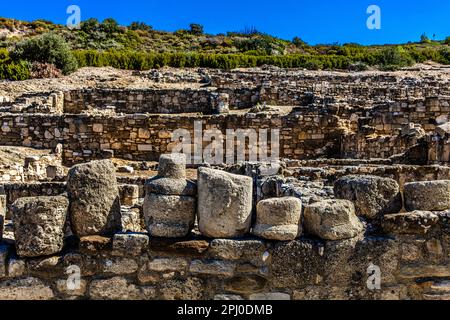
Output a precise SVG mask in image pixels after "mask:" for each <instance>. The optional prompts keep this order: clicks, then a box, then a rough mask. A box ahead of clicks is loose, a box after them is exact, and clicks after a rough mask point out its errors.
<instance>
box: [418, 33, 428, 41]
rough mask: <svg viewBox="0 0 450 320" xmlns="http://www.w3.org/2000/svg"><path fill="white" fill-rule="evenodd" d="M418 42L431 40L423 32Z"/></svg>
mask: <svg viewBox="0 0 450 320" xmlns="http://www.w3.org/2000/svg"><path fill="white" fill-rule="evenodd" d="M420 42H421V43H430V42H431V40H430V38H428V36H427V34H426V33H423V34H422V35H421V36H420Z"/></svg>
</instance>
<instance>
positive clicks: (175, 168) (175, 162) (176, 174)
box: [158, 153, 186, 179]
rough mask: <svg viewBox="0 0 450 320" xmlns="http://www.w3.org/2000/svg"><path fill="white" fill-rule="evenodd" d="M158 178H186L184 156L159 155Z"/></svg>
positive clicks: (177, 154) (178, 154) (174, 154)
mask: <svg viewBox="0 0 450 320" xmlns="http://www.w3.org/2000/svg"><path fill="white" fill-rule="evenodd" d="M158 176H160V177H164V178H172V179H184V178H186V155H185V154H182V153H170V154H163V155H161V156H160V157H159V164H158Z"/></svg>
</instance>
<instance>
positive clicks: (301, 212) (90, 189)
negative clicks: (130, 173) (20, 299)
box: [0, 154, 450, 257]
mask: <svg viewBox="0 0 450 320" xmlns="http://www.w3.org/2000/svg"><path fill="white" fill-rule="evenodd" d="M185 168H186V159H185V157H184V156H183V155H180V154H170V155H163V156H161V158H160V163H159V169H158V175H157V176H156V177H153V178H151V179H149V180H148V181H147V182H146V185H145V189H146V196H145V200H144V206H143V213H144V218H145V223H146V226H147V229H148V232H149V234H150V235H151V236H154V237H169V238H171V237H184V236H186V235H187V234H188V233H189V232H190V231H191V230H192V229H193V227H194V224H195V221H196V218H197V219H198V227H199V231H200V233H201V234H203V235H204V236H206V237H210V238H238V237H242V236H244V235H246V234H248V233H249V232H250V231H252V233H253V234H255V235H256V236H259V237H262V238H266V239H270V240H282V241H287V240H294V239H295V238H297V237H298V236H300V235H301V234H302V232H303V230H302V226H303V227H304V228H305V231H306V232H307V233H309V234H311V235H314V236H317V237H320V238H322V239H325V240H340V239H347V238H352V237H355V236H357V235H358V234H359V233H361V232H363V230H364V225H363V223H362V222H361V220H360V218H359V217H358V216H362V217H364V220H368V221H377V220H379V221H381V222H382V225H383V226H384V227H385V229H386V230H388V231H395V230H394V229H398V226H397V222H398V223H400V224H402V223H403V222H404V221H405V220H408V219H413V220H420V221H422V222H423V221H424V220H426V219H427V218H430V217H431V216H432V215H433V213H432V212H431V211H444V210H447V209H450V181H449V180H444V181H428V182H414V183H409V184H406V185H405V187H404V192H403V193H404V198H405V203H404V206H405V208H406V210H407V211H414V210H420V211H415V212H412V213H411V212H408V213H398V212H400V211H401V209H402V207H403V200H402V195H401V192H400V188H399V185H398V184H397V182H396V181H395V180H392V179H389V178H382V177H377V176H346V177H343V178H341V179H339V180H337V181H336V183H335V186H334V188H335V190H334V191H335V196H336V198H338V199H331V200H323V201H319V202H316V203H313V204H310V205H307V206H306V207H305V208H302V203H301V201H300V199H298V198H294V197H284V198H272V199H265V200H262V201H260V202H258V204H257V208H256V223H255V224H254V225H253V228H251V227H252V203H253V197H252V195H253V180H252V178H250V177H247V176H241V175H234V174H230V173H227V172H224V171H220V170H214V169H210V168H200V169H199V170H198V185H196V184H195V183H194V182H192V181H189V180H187V179H186V170H185ZM67 190H68V194H67V196H64V195H63V196H56V197H36V198H21V199H18V200H17V201H16V202H15V203H14V204H13V224H14V232H15V239H16V249H17V253H18V254H19V255H20V256H24V257H36V256H43V255H51V254H54V253H57V252H59V251H61V250H62V247H63V243H64V234H65V229H66V227H67V223H68V222H69V223H70V226H71V229H72V231H73V233H74V234H75V235H77V236H78V237H80V238H81V237H85V236H90V235H97V234H113V233H116V232H118V231H120V230H121V217H120V200H119V194H118V187H117V180H116V176H115V168H114V165H113V164H112V162H111V161H109V160H103V161H93V162H90V163H87V164H81V165H76V166H74V167H73V168H72V169H71V170H70V171H69V174H68V179H67ZM1 199H2V198H0V201H2V202H3V200H1ZM2 207H4V205H3V206H2ZM2 210H4V209H2ZM0 216H1V214H0ZM67 217H69V219H67Z"/></svg>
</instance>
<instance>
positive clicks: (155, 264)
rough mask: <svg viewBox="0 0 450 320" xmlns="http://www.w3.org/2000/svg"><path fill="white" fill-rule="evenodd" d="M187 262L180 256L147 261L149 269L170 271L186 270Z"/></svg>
mask: <svg viewBox="0 0 450 320" xmlns="http://www.w3.org/2000/svg"><path fill="white" fill-rule="evenodd" d="M187 266H188V262H187V260H186V259H182V258H159V259H154V260H153V261H150V262H148V263H147V268H148V269H149V270H150V271H157V272H170V271H186V269H187Z"/></svg>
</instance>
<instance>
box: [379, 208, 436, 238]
mask: <svg viewBox="0 0 450 320" xmlns="http://www.w3.org/2000/svg"><path fill="white" fill-rule="evenodd" d="M438 222H439V217H438V216H437V215H436V214H434V213H432V212H429V211H413V212H405V213H398V214H387V215H385V216H384V217H383V221H382V223H381V225H382V228H383V230H384V232H386V233H388V234H417V235H425V234H427V233H428V232H429V231H430V230H431V229H432V228H433V226H435V225H437V224H438Z"/></svg>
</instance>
